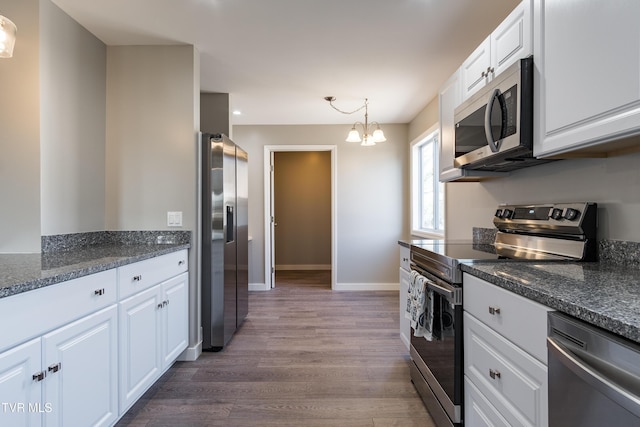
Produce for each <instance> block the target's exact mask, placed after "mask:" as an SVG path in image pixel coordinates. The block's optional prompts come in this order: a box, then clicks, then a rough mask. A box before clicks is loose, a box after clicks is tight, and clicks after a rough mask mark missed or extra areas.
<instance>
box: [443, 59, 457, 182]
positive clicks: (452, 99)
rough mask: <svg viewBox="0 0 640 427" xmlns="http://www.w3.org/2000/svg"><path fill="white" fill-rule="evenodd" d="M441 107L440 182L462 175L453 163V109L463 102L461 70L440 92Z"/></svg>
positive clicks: (454, 74) (454, 136) (454, 151)
mask: <svg viewBox="0 0 640 427" xmlns="http://www.w3.org/2000/svg"><path fill="white" fill-rule="evenodd" d="M438 99H439V104H440V105H439V108H440V159H439V165H438V166H439V168H440V175H439V180H440V182H446V181H451V180H454V179H456V178H459V177H461V176H462V171H461V170H460V169H458V168H456V167H455V166H454V165H453V161H454V159H455V155H456V130H455V121H454V119H453V111H454V110H455V109H456V107H457V106H458V105H460V103H461V102H462V96H461V92H460V70H456V72H455V73H453V75H452V76H451V77H449V79H448V80H447V81H446V82H445V84H444V85H443V86H442V88H440V92H439V93H438Z"/></svg>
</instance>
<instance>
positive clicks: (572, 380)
mask: <svg viewBox="0 0 640 427" xmlns="http://www.w3.org/2000/svg"><path fill="white" fill-rule="evenodd" d="M548 320H549V322H548V332H549V333H548V335H549V336H548V338H547V349H548V355H549V426H550V427H560V426H562V427H572V426H576V427H577V426H580V427H602V426H638V425H640V345H638V344H636V343H634V342H632V341H629V340H626V339H624V338H621V337H619V336H616V335H614V334H611V333H608V332H605V331H603V330H602V329H599V328H597V327H595V326H592V325H589V324H587V323H585V322H583V321H581V320H577V319H575V318H572V317H570V316H567V315H564V314H560V313H557V312H552V313H549V318H548Z"/></svg>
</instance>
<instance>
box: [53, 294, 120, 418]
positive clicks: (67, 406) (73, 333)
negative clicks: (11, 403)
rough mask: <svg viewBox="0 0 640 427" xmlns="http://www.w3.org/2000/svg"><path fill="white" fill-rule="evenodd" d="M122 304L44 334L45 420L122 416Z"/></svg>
mask: <svg viewBox="0 0 640 427" xmlns="http://www.w3.org/2000/svg"><path fill="white" fill-rule="evenodd" d="M116 322H117V307H116V306H115V305H113V306H111V307H109V308H106V309H104V310H101V311H99V312H97V313H94V314H91V315H89V316H87V317H85V318H83V319H80V320H78V321H76V322H73V323H71V324H69V325H67V326H63V327H62V328H60V329H57V330H55V331H53V332H51V333H48V334H47V335H45V336H44V337H43V338H42V345H43V361H44V363H43V369H44V370H46V371H47V378H46V380H45V381H44V382H43V384H44V391H45V393H44V402H45V403H46V404H49V403H50V404H51V407H52V411H51V412H47V413H45V425H46V426H47V427H50V426H59V427H66V426H108V425H111V424H113V422H114V421H115V420H116V419H117V417H118V382H117V381H118V376H117V372H118V359H117V356H118V352H117V348H118V347H117V346H118V341H117V323H116Z"/></svg>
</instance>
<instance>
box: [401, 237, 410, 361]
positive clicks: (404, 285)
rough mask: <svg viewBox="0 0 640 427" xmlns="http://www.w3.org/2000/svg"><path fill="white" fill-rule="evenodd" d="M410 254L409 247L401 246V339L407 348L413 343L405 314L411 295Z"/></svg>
mask: <svg viewBox="0 0 640 427" xmlns="http://www.w3.org/2000/svg"><path fill="white" fill-rule="evenodd" d="M409 255H410V250H409V248H408V247H405V246H400V339H401V340H402V342H403V343H404V345H405V346H406V347H407V350H408V349H409V345H410V343H411V324H410V323H409V319H407V318H406V317H405V316H404V313H405V311H406V308H407V297H408V296H409V279H410V277H411V270H410V267H409Z"/></svg>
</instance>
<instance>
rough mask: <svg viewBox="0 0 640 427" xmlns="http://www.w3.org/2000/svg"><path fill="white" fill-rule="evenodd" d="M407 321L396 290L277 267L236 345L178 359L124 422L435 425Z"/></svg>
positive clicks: (252, 298)
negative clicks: (342, 284)
mask: <svg viewBox="0 0 640 427" xmlns="http://www.w3.org/2000/svg"><path fill="white" fill-rule="evenodd" d="M398 329H399V301H398V293H397V292H390V291H371V292H333V291H331V286H330V272H329V271H290V272H288V271H283V272H278V273H277V274H276V288H275V289H273V290H271V291H268V292H250V295H249V316H248V317H247V319H246V321H245V322H244V324H243V325H242V327H241V328H240V330H239V331H238V332H237V333H236V335H235V336H234V338H233V339H232V340H231V342H230V343H229V345H228V346H227V347H225V348H224V349H223V350H222V351H221V352H218V353H203V354H202V356H201V357H200V358H199V359H198V360H197V361H195V362H177V363H176V364H175V365H174V366H173V367H172V368H171V369H170V370H169V371H167V373H166V374H165V375H164V376H163V377H162V378H161V379H160V380H159V381H158V382H157V383H156V384H155V385H154V386H153V387H152V388H151V389H150V390H149V391H148V392H147V393H146V394H145V395H144V396H143V397H142V398H141V399H140V401H139V402H138V403H137V404H136V405H135V406H134V407H133V408H131V410H130V411H129V412H128V413H127V414H125V416H124V417H123V418H122V420H121V421H120V422H119V423H118V424H117V425H118V426H121V427H122V426H135V427H142V426H146V427H150V426H167V427H168V426H171V427H176V426H180V427H182V426H225V427H239V426H242V427H248V426H267V427H270V426H274V427H275V426H278V427H287V426H296V427H307V426H308V427H315V426H318V427H319V426H329V427H364V426H367V427H373V426H375V427H380V426H402V427H412V426H416V427H417V426H421V427H433V426H434V424H433V422H432V420H431V418H430V416H429V414H428V413H427V411H426V409H425V407H424V405H423V404H422V401H421V400H420V397H419V396H418V394H417V393H416V391H415V389H414V387H413V385H412V384H411V381H410V379H409V365H408V364H409V356H408V354H407V350H406V349H405V347H404V345H403V344H402V342H401V341H400V338H399V334H398Z"/></svg>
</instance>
